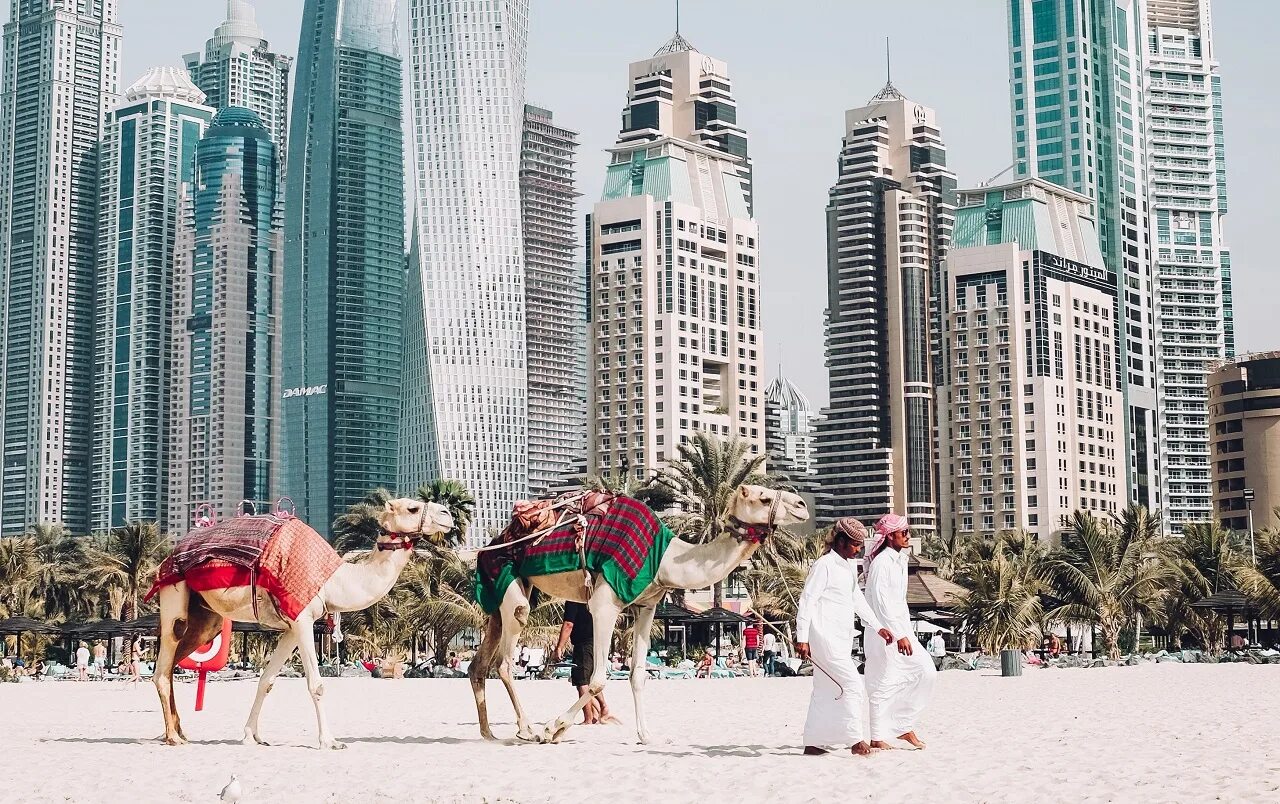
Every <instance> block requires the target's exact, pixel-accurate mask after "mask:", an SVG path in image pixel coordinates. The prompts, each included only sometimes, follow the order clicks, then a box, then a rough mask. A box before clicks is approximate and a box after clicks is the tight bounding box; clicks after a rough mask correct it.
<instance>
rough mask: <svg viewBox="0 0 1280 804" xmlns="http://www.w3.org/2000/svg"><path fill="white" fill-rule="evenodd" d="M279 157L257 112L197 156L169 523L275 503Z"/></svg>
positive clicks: (182, 257)
mask: <svg viewBox="0 0 1280 804" xmlns="http://www.w3.org/2000/svg"><path fill="white" fill-rule="evenodd" d="M276 159H277V157H276V148H275V144H274V143H273V142H272V140H271V137H270V134H269V133H268V131H267V129H266V127H265V126H264V125H263V124H262V121H261V120H260V118H259V117H258V116H257V115H256V114H255V113H254V112H252V111H250V110H249V109H244V108H239V107H229V108H225V109H222V110H220V111H219V112H218V113H217V115H216V116H215V117H214V119H213V122H212V124H211V125H210V127H209V129H208V131H207V132H206V133H205V136H204V138H203V139H201V140H200V143H199V145H198V146H197V148H196V161H195V174H194V178H193V181H192V184H191V187H190V190H189V192H188V197H187V200H186V202H185V203H186V204H187V208H186V210H185V211H184V221H183V225H182V226H181V227H180V235H179V242H178V248H177V251H178V262H177V264H176V265H175V268H176V272H177V273H178V276H176V277H175V294H174V296H175V308H176V314H177V315H178V316H179V319H178V320H176V321H175V322H174V325H173V326H174V330H175V336H174V350H175V351H174V374H173V378H172V380H171V383H172V386H173V387H172V388H171V393H172V394H173V397H174V400H175V402H174V405H173V414H174V416H173V421H172V422H171V425H170V461H171V471H170V500H169V525H170V528H171V530H174V531H182V530H185V529H186V528H187V527H189V526H190V524H191V517H192V515H193V514H194V511H195V509H196V507H197V506H198V505H200V504H202V503H206V502H208V503H211V504H212V505H213V506H214V508H215V510H216V511H217V513H218V514H219V516H222V517H226V516H230V515H232V514H234V513H235V512H236V510H237V507H238V504H239V502H240V501H241V500H249V501H252V502H254V503H255V504H257V505H258V506H259V507H261V506H262V505H263V504H267V503H269V502H271V501H272V500H273V499H274V498H275V496H276V494H277V485H278V478H277V474H278V466H277V463H278V455H279V444H278V443H277V435H276V432H275V430H276V422H277V419H278V404H279V403H278V399H277V395H278V390H277V389H278V388H279V364H280V357H279V343H278V336H279V307H280V302H281V300H280V298H279V276H278V269H279V246H280V238H279V221H278V219H277V217H276V187H277V181H278V179H277V162H276Z"/></svg>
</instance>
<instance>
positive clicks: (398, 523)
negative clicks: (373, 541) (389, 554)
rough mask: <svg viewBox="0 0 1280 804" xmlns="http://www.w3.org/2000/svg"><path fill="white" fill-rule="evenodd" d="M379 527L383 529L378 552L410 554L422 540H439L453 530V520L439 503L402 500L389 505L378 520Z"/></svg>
mask: <svg viewBox="0 0 1280 804" xmlns="http://www.w3.org/2000/svg"><path fill="white" fill-rule="evenodd" d="M378 526H379V527H381V528H382V533H381V534H380V535H379V536H378V549H379V550H398V549H404V550H411V549H413V545H414V543H415V542H417V541H418V539H420V538H421V537H423V536H440V535H442V534H445V533H448V532H449V531H451V530H453V516H452V515H451V514H450V513H449V509H448V508H445V507H444V506H443V505H440V504H439V503H433V502H423V501H422V500H415V499H410V498H406V497H401V498H400V499H397V500H390V501H389V502H387V506H386V509H385V510H383V512H382V515H381V516H379V517H378Z"/></svg>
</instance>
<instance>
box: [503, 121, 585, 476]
mask: <svg viewBox="0 0 1280 804" xmlns="http://www.w3.org/2000/svg"><path fill="white" fill-rule="evenodd" d="M577 150H578V134H577V132H575V131H570V130H569V129H567V128H562V127H560V126H557V125H555V123H554V122H553V121H552V116H551V112H550V111H548V110H546V109H539V108H538V107H536V106H528V105H526V106H525V107H524V128H523V134H522V139H521V146H520V210H521V218H522V220H521V224H520V226H521V231H522V233H523V236H524V259H525V266H524V272H525V282H524V286H525V329H526V343H527V353H528V367H529V380H528V382H529V491H530V493H531V494H532V495H533V496H535V497H536V496H541V495H545V494H548V493H549V492H550V491H551V489H552V488H553V487H555V486H556V485H557V484H559V483H561V482H563V480H564V476H565V474H566V473H567V472H568V471H569V469H570V467H571V466H572V465H573V464H574V463H575V460H576V459H579V458H581V459H585V458H586V452H587V449H586V437H587V430H586V428H587V419H586V417H587V411H586V404H587V398H586V397H587V364H586V360H587V331H586V329H587V309H586V276H585V271H584V268H583V264H582V262H581V260H580V259H579V258H578V254H577V251H578V237H577V229H576V226H575V220H574V202H575V200H576V199H577V198H578V196H579V193H578V188H577V183H576V182H575V180H574V157H575V154H576V151H577Z"/></svg>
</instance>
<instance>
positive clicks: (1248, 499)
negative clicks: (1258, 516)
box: [1244, 489, 1258, 567]
mask: <svg viewBox="0 0 1280 804" xmlns="http://www.w3.org/2000/svg"><path fill="white" fill-rule="evenodd" d="M1244 505H1245V508H1247V509H1249V555H1250V556H1251V557H1252V558H1253V566H1255V567H1256V566H1258V552H1257V550H1255V549H1254V547H1253V489H1245V490H1244Z"/></svg>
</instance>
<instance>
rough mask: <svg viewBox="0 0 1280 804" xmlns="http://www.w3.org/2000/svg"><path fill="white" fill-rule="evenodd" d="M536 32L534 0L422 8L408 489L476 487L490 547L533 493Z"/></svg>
mask: <svg viewBox="0 0 1280 804" xmlns="http://www.w3.org/2000/svg"><path fill="white" fill-rule="evenodd" d="M528 22H529V2H528V0H410V3H409V27H410V30H409V42H410V49H411V64H412V79H411V80H412V98H413V130H414V133H415V142H414V165H415V167H416V171H417V177H416V178H417V183H416V190H417V197H416V204H415V207H416V210H417V244H416V245H417V253H418V256H419V261H418V264H417V265H416V266H413V267H411V271H410V273H411V276H410V277H409V281H408V285H409V289H410V293H411V294H413V295H414V296H416V297H415V298H411V299H409V300H408V302H407V304H406V307H407V309H408V310H410V311H411V312H412V313H413V317H412V318H411V319H410V320H408V321H406V327H407V329H406V335H405V337H406V340H407V341H408V343H409V345H410V347H411V349H412V351H411V352H410V355H412V356H413V357H415V358H417V359H416V360H414V361H412V362H406V365H405V373H404V378H403V382H404V384H405V401H404V406H403V411H402V420H401V431H400V470H399V477H400V483H399V485H400V487H401V488H402V489H411V488H416V487H417V486H418V485H419V484H420V483H422V482H424V481H426V480H429V479H432V478H436V477H444V478H449V479H452V480H457V481H460V482H462V483H464V484H465V485H466V486H467V487H468V488H469V489H470V490H471V493H472V494H474V495H475V498H476V512H475V519H474V521H473V523H472V526H471V527H472V534H473V536H474V537H475V538H477V539H480V540H483V539H484V538H485V536H486V534H487V531H488V530H489V528H500V527H503V526H504V525H505V524H506V523H507V521H508V520H509V518H510V515H511V506H512V504H513V503H514V502H515V501H517V500H519V499H522V498H524V497H526V496H528V493H529V469H528V467H529V452H528V450H529V447H528V443H529V439H528V397H527V391H526V389H527V383H528V380H527V367H526V358H525V287H524V280H525V269H524V243H523V241H522V239H521V234H520V189H519V162H520V159H519V156H520V155H519V148H520V131H521V118H522V115H523V112H524V80H525V50H526V38H527V35H528ZM414 273H416V274H417V276H413V275H412V274H414ZM414 330H421V334H419V333H418V332H415V331H414ZM415 344H418V346H415Z"/></svg>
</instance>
